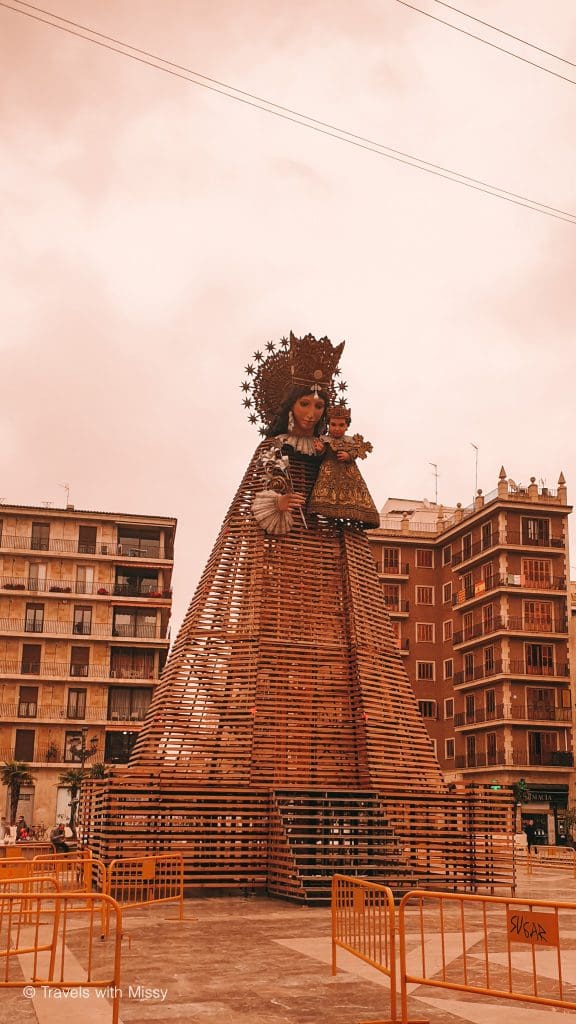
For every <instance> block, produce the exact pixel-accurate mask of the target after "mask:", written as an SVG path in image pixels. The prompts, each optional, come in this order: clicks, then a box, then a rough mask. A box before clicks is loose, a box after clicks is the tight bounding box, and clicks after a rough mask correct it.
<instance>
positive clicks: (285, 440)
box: [276, 434, 317, 455]
mask: <svg viewBox="0 0 576 1024" xmlns="http://www.w3.org/2000/svg"><path fill="white" fill-rule="evenodd" d="M276 440H277V441H279V442H280V444H281V445H282V444H289V445H290V447H291V448H293V449H294V451H295V452H300V454H301V455H316V454H317V453H316V452H315V451H314V441H316V440H317V438H315V437H296V436H295V434H279V435H278V437H277V438H276Z"/></svg>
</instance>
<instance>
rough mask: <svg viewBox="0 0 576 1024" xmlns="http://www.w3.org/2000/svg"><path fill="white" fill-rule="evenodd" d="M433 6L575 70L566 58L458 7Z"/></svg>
mask: <svg viewBox="0 0 576 1024" xmlns="http://www.w3.org/2000/svg"><path fill="white" fill-rule="evenodd" d="M434 3H435V4H440V6H441V7H447V8H448V10H450V11H455V12H456V14H461V15H462V16H463V17H464V18H470V21H477V22H478V24H479V25H484V26H485V27H486V28H492V29H494V31H495V32H500V34H501V35H503V36H508V38H509V39H514V40H515V41H516V42H517V43H523V44H524V46H530V47H531V49H533V50H538V53H544V54H546V56H547V57H553V58H554V60H560V61H562V63H563V64H569V65H570V67H571V68H576V63H575V62H574V61H572V60H568V58H567V57H560V56H559V55H558V54H557V53H552V51H551V50H545V49H544V47H542V46H538V45H537V44H536V43H529V42H528V40H527V39H522V37H521V36H515V35H514V33H513V32H507V31H506V29H504V28H499V27H498V25H492V24H490V22H489V21H482V18H475V17H474V15H473V14H468V13H467V11H461V10H460V8H459V7H453V6H452V4H447V3H446V2H445V0H434Z"/></svg>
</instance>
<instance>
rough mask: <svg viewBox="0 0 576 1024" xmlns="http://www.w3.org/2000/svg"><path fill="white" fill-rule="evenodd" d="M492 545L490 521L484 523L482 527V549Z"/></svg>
mask: <svg viewBox="0 0 576 1024" xmlns="http://www.w3.org/2000/svg"><path fill="white" fill-rule="evenodd" d="M491 547H492V523H484V526H483V527H482V550H483V551H485V550H486V548H491Z"/></svg>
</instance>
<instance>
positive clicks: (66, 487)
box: [58, 484, 70, 508]
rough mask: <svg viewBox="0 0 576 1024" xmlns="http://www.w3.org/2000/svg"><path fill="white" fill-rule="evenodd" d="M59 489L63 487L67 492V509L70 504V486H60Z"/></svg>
mask: <svg viewBox="0 0 576 1024" xmlns="http://www.w3.org/2000/svg"><path fill="white" fill-rule="evenodd" d="M58 487H63V488H64V490H65V491H66V508H67V507H68V505H69V504H70V484H58Z"/></svg>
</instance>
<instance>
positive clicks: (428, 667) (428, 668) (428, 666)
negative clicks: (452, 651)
mask: <svg viewBox="0 0 576 1024" xmlns="http://www.w3.org/2000/svg"><path fill="white" fill-rule="evenodd" d="M434 667H435V666H434V662H433V661H417V662H416V679H421V680H424V679H432V680H433V679H434V678H435V674H434Z"/></svg>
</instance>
